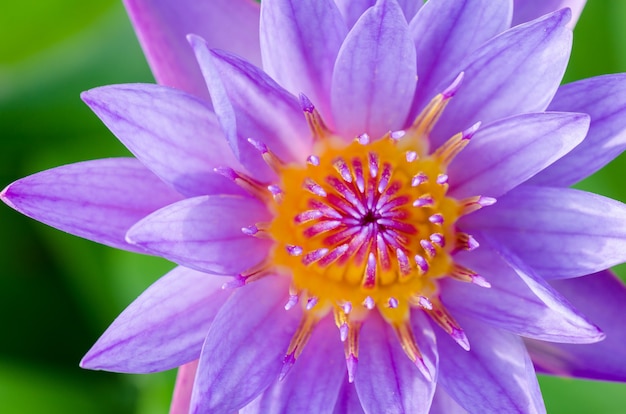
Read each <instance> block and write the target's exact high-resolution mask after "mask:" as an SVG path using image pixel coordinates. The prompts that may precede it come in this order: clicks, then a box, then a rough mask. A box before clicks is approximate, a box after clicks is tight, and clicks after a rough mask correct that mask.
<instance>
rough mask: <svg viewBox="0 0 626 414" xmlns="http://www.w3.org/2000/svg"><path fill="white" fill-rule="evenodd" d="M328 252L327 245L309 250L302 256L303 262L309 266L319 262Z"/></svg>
mask: <svg viewBox="0 0 626 414" xmlns="http://www.w3.org/2000/svg"><path fill="white" fill-rule="evenodd" d="M327 253H328V249H327V248H325V247H322V248H321V249H317V250H313V251H312V252H309V253H307V254H305V255H304V257H303V258H302V263H303V264H304V265H305V266H308V265H310V264H312V263H315V262H317V261H318V260H320V259H321V258H322V257H324V256H326V254H327Z"/></svg>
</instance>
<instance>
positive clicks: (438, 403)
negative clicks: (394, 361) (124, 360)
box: [170, 387, 467, 414]
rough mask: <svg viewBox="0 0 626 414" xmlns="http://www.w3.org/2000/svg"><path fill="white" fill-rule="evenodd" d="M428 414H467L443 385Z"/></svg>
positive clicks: (439, 388)
mask: <svg viewBox="0 0 626 414" xmlns="http://www.w3.org/2000/svg"><path fill="white" fill-rule="evenodd" d="M170 414H172V413H170ZM428 414H467V410H465V409H464V408H463V407H461V406H460V405H459V403H457V402H456V401H454V399H453V398H452V397H450V395H449V394H448V393H447V392H446V390H445V389H444V388H443V387H437V389H436V390H435V396H434V397H433V404H432V405H431V407H430V411H428Z"/></svg>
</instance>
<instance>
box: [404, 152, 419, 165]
mask: <svg viewBox="0 0 626 414" xmlns="http://www.w3.org/2000/svg"><path fill="white" fill-rule="evenodd" d="M416 159H417V152H415V151H407V152H406V162H413V161H415V160H416Z"/></svg>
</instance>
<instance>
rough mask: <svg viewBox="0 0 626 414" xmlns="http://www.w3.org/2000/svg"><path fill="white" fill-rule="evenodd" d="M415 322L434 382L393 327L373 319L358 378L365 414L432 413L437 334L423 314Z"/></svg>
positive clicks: (363, 335)
mask: <svg viewBox="0 0 626 414" xmlns="http://www.w3.org/2000/svg"><path fill="white" fill-rule="evenodd" d="M411 322H412V325H413V327H414V333H415V339H416V341H417V346H418V348H419V350H420V351H421V352H422V354H423V358H424V363H425V364H426V367H427V368H428V371H429V372H430V375H431V376H432V381H429V380H427V379H426V378H425V377H424V375H423V374H422V373H421V372H420V370H419V369H418V367H417V366H415V364H414V363H413V362H411V360H410V359H409V358H408V356H407V355H406V354H405V353H404V351H403V350H402V347H401V346H400V342H399V341H398V338H397V336H396V335H395V333H394V331H393V329H392V328H391V326H390V325H389V324H388V323H386V322H385V321H383V319H382V318H381V317H380V316H378V315H371V316H370V317H368V319H367V320H366V321H365V323H364V324H363V329H362V330H361V341H360V350H359V367H358V370H357V373H356V378H355V385H356V390H357V393H358V395H359V399H360V400H361V404H362V405H363V409H364V410H365V412H368V413H383V412H404V413H408V412H417V413H426V412H428V409H429V407H430V403H431V400H432V398H433V394H434V392H435V385H436V381H437V348H436V345H435V334H434V332H433V330H432V329H431V327H430V323H429V322H428V320H427V319H426V317H425V316H424V314H423V313H422V312H421V311H417V312H414V313H413V314H412V315H411Z"/></svg>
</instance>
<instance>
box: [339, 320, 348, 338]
mask: <svg viewBox="0 0 626 414" xmlns="http://www.w3.org/2000/svg"><path fill="white" fill-rule="evenodd" d="M349 330H350V328H349V326H348V324H347V323H345V322H344V323H342V324H341V326H340V327H339V338H340V339H341V342H346V339H348V331H349Z"/></svg>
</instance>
